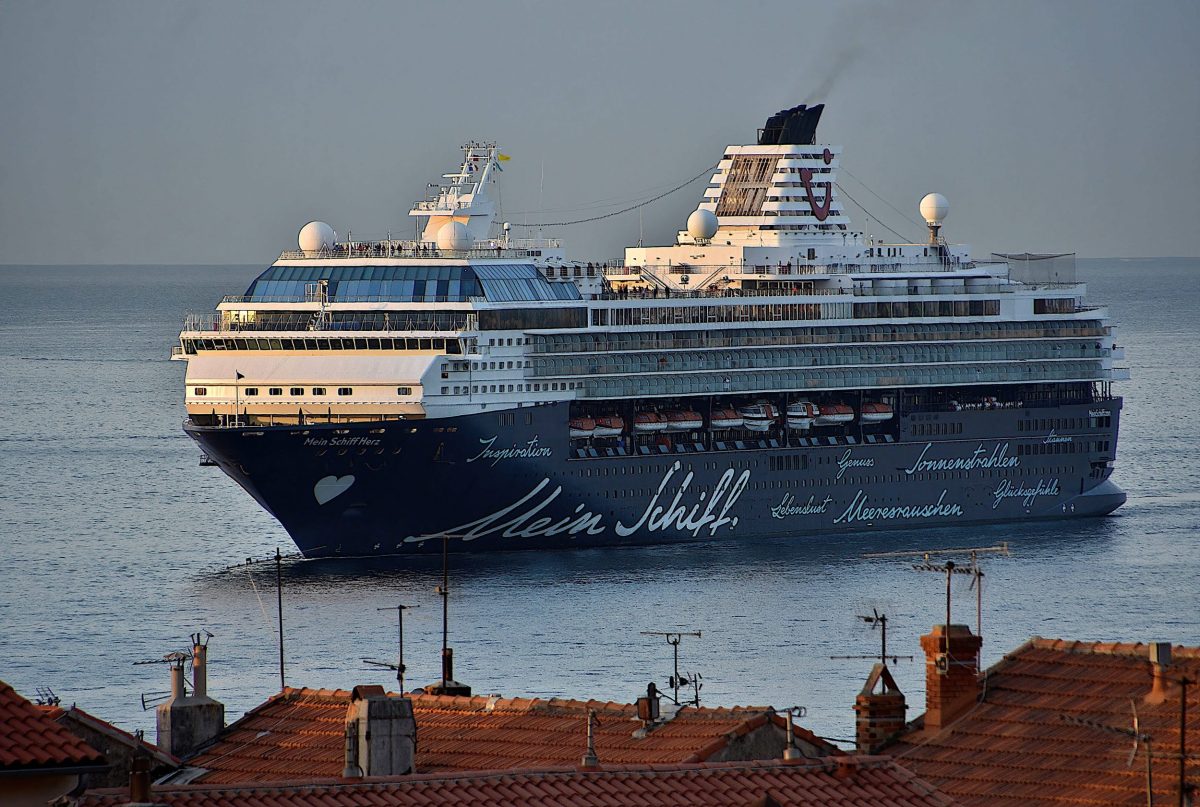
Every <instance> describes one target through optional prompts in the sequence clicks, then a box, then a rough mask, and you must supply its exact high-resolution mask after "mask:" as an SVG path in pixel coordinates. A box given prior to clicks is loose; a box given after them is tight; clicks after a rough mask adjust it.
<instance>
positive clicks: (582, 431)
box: [571, 417, 596, 440]
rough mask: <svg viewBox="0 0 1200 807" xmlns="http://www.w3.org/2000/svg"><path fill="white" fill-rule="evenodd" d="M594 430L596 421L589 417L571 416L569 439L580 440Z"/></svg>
mask: <svg viewBox="0 0 1200 807" xmlns="http://www.w3.org/2000/svg"><path fill="white" fill-rule="evenodd" d="M595 431H596V421H594V420H592V419H591V418H589V417H579V418H571V439H572V440H582V439H584V438H586V437H591V436H592V435H593V434H594V433H595Z"/></svg>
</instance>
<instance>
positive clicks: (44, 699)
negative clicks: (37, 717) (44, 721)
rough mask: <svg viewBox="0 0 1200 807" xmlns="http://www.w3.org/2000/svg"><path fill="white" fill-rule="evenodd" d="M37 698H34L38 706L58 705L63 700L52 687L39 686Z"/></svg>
mask: <svg viewBox="0 0 1200 807" xmlns="http://www.w3.org/2000/svg"><path fill="white" fill-rule="evenodd" d="M35 691H36V692H37V698H36V700H34V703H36V704H37V705H38V706H58V704H59V703H61V702H62V698H60V697H58V696H57V695H55V694H54V690H53V689H51V688H50V687H37V688H36V690H35Z"/></svg>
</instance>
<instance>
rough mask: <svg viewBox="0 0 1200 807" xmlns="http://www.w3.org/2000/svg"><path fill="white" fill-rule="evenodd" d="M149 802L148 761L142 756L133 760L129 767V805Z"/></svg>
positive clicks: (139, 755)
mask: <svg viewBox="0 0 1200 807" xmlns="http://www.w3.org/2000/svg"><path fill="white" fill-rule="evenodd" d="M149 802H150V760H149V759H147V758H146V757H145V756H143V755H142V754H138V755H137V756H135V757H134V758H133V763H132V764H131V765H130V767H129V803H130V804H147V803H149Z"/></svg>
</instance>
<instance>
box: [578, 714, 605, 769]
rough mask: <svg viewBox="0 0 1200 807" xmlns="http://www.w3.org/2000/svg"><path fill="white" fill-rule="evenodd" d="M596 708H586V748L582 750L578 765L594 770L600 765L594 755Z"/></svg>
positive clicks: (598, 759)
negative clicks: (581, 757)
mask: <svg viewBox="0 0 1200 807" xmlns="http://www.w3.org/2000/svg"><path fill="white" fill-rule="evenodd" d="M595 728H596V710H595V709H588V710H587V748H586V749H585V750H584V752H583V759H582V760H580V762H579V767H580V768H582V769H583V770H596V769H597V768H599V767H600V758H599V757H598V756H596V735H595Z"/></svg>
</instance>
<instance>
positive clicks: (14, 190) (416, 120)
mask: <svg viewBox="0 0 1200 807" xmlns="http://www.w3.org/2000/svg"><path fill="white" fill-rule="evenodd" d="M805 101H809V102H814V101H825V102H826V103H827V104H828V107H827V109H826V113H825V116H824V118H823V120H822V122H821V127H820V129H819V130H818V140H819V141H821V142H829V143H835V144H841V145H843V146H844V147H845V149H846V151H845V154H844V158H843V165H844V166H845V168H847V169H849V171H851V172H853V177H850V176H846V175H845V174H843V178H842V179H843V184H844V187H845V189H846V190H847V191H848V192H849V193H850V194H851V195H852V196H853V197H854V198H855V199H857V200H858V201H859V202H861V203H862V204H863V205H864V206H865V207H866V208H867V209H868V210H869V211H870V212H871V213H872V214H873V215H875V216H878V217H879V218H880V219H882V220H883V221H884V222H886V223H887V224H889V225H890V226H891V227H893V228H895V229H897V230H899V231H900V232H901V233H903V234H904V235H905V236H906V237H908V238H919V237H921V233H920V231H919V230H920V228H919V227H918V226H916V225H914V224H913V223H912V222H913V221H914V220H919V219H918V216H917V214H916V207H917V202H918V200H919V199H920V197H921V196H922V195H923V194H924V193H926V192H928V191H930V190H937V191H940V192H942V193H944V194H945V195H946V196H947V197H949V199H950V215H949V217H948V219H947V223H946V228H945V232H944V234H945V235H946V236H947V237H948V238H949V239H950V240H953V241H964V242H967V243H970V244H973V245H974V247H975V249H976V251H977V252H980V251H991V250H1011V251H1022V250H1030V251H1035V252H1036V251H1057V250H1063V251H1068V250H1074V251H1077V252H1078V253H1079V254H1080V255H1081V256H1084V257H1087V256H1163V255H1189V256H1195V255H1200V2H1197V0H1179V1H1178V2H1166V0H1163V1H1162V2H1151V1H1148V0H1143V1H1142V2H1129V0H1121V2H1098V1H1097V0H1086V1H1084V2H1014V1H1013V0H991V2H962V1H961V0H956V1H955V2H944V3H943V2H910V1H908V0H906V1H905V2H896V3H894V4H881V3H870V2H838V1H837V0H824V1H823V2H807V1H806V0H787V2H778V3H775V2H744V3H742V2H733V1H732V0H725V1H724V2H712V1H711V0H688V1H687V2H671V3H668V2H650V0H641V2H630V3H615V2H588V3H576V2H567V1H566V0H556V1H553V2H497V0H488V1H486V2H485V1H482V0H481V1H479V2H450V1H447V2H436V3H429V2H421V3H416V2H412V3H402V2H378V3H346V2H329V0H325V1H324V2H301V1H300V0H291V1H289V2H271V3H268V2H200V0H193V2H187V3H180V2H163V1H162V0H153V1H152V2H151V1H149V0H148V1H147V2H103V3H101V2H90V1H89V2H46V1H44V0H31V2H8V0H0V242H2V243H3V244H4V252H3V257H2V258H0V262H2V263H225V262H229V263H262V264H266V263H269V262H270V261H271V260H273V259H274V257H275V256H276V255H277V254H278V251H279V250H280V249H282V248H285V247H290V246H292V245H294V243H295V235H296V231H297V229H299V227H300V226H301V225H302V224H303V223H304V222H305V221H308V220H309V219H313V218H320V219H324V220H326V221H328V222H330V223H331V224H333V225H334V226H335V227H336V228H337V229H338V231H339V232H340V233H342V234H344V233H345V232H346V231H347V229H353V231H354V234H355V235H356V236H363V237H369V236H383V235H384V234H385V233H386V232H387V231H388V230H389V229H390V230H391V231H392V232H393V233H399V234H402V235H405V236H408V235H409V234H411V233H412V232H413V228H412V223H411V219H409V217H408V216H407V211H408V208H409V206H410V204H411V202H412V201H413V200H414V199H416V198H419V197H420V196H421V195H422V194H423V192H424V189H425V184H426V183H427V182H430V181H435V180H437V179H438V176H439V175H440V174H441V173H443V172H444V171H446V170H449V169H450V168H451V167H452V165H453V163H454V161H455V160H456V158H457V155H458V152H457V147H458V145H459V144H460V143H462V142H464V141H465V140H469V139H480V140H482V139H495V140H498V141H499V142H500V143H501V144H502V146H503V148H504V150H505V151H506V152H507V153H508V154H510V155H511V156H512V161H511V162H509V163H507V164H506V170H505V173H504V174H503V175H502V178H501V184H502V202H503V207H504V212H505V216H506V217H507V218H509V219H511V220H512V221H513V222H521V221H530V222H533V221H560V220H564V219H576V218H582V217H584V216H587V215H593V214H596V213H602V212H606V211H609V210H612V209H616V208H619V207H622V206H623V205H621V204H617V203H620V202H625V203H633V202H635V201H638V200H640V199H645V198H649V197H650V196H653V195H654V194H655V193H657V192H660V191H662V190H665V189H667V188H670V187H671V186H673V185H676V184H678V183H680V182H682V181H683V180H685V179H687V178H689V177H691V176H693V175H695V174H697V173H698V172H700V171H701V170H702V169H704V168H705V167H706V166H708V165H711V164H712V163H714V162H715V161H716V160H717V159H718V158H719V156H720V154H721V151H722V149H723V148H724V146H725V145H726V144H729V143H743V142H751V141H752V139H753V137H754V134H755V130H756V129H757V128H758V127H759V126H761V125H762V123H763V121H764V120H765V119H766V117H767V116H768V115H769V114H771V113H772V112H775V111H776V110H778V109H780V108H782V107H784V106H790V105H794V104H797V103H801V102H805ZM543 169H544V175H545V178H544V184H543V185H542V188H541V190H539V184H540V183H542V179H541V177H542V172H543ZM858 180H861V182H860V181H858ZM861 183H866V186H867V187H868V188H869V189H870V190H869V191H868V190H866V189H864V187H863V185H862V184H861ZM702 187H703V184H702V183H697V184H695V185H692V186H690V187H689V188H687V189H685V190H684V191H681V192H680V193H678V194H675V195H673V196H671V197H668V198H667V199H665V200H663V201H662V202H659V203H656V204H654V205H652V206H650V207H648V208H646V209H645V210H644V211H643V213H644V215H643V221H642V226H643V227H644V231H645V240H646V241H647V243H669V242H671V240H672V239H673V237H674V233H675V231H676V229H678V228H680V227H682V226H683V222H684V219H685V218H686V216H687V214H688V212H690V211H691V210H692V209H693V208H694V207H695V205H696V203H697V200H698V198H699V193H700V190H701V188H702ZM872 192H874V193H876V194H878V195H879V196H880V197H882V198H883V199H886V200H887V203H890V204H892V205H895V206H896V207H897V208H898V209H899V210H900V211H902V213H903V215H900V213H897V212H895V211H893V210H892V209H891V208H890V207H889V206H888V204H886V203H884V202H882V201H880V199H878V198H876V197H875V196H873V195H872ZM539 200H540V201H539ZM605 204H607V205H608V206H607V207H606V206H604V205H605ZM539 208H541V209H542V211H543V212H538V211H539ZM849 210H850V212H851V214H852V216H853V217H854V220H855V222H856V224H857V225H858V226H859V227H863V226H864V225H865V226H866V229H867V231H868V232H869V233H872V234H876V235H879V236H884V237H889V238H890V237H891V235H890V234H889V233H888V232H887V231H886V230H884V229H883V228H882V227H880V226H879V225H877V224H876V223H875V222H873V221H866V220H865V217H864V216H863V214H862V212H861V211H860V210H858V209H856V208H855V207H853V206H850V207H849ZM638 228H639V218H638V214H637V213H636V212H635V213H627V214H624V215H621V216H618V217H615V218H613V219H609V220H607V221H605V222H601V223H598V224H588V225H580V226H573V227H568V228H564V229H561V230H555V231H553V233H554V234H558V235H561V236H562V237H563V238H565V239H566V243H567V246H568V249H569V251H570V253H571V254H572V255H573V256H575V257H582V258H585V259H589V258H594V259H611V258H616V257H619V256H620V255H621V250H622V248H623V247H624V246H626V245H628V244H632V243H634V242H635V241H636V240H637V238H638ZM546 234H547V235H549V234H551V231H547V232H546Z"/></svg>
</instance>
